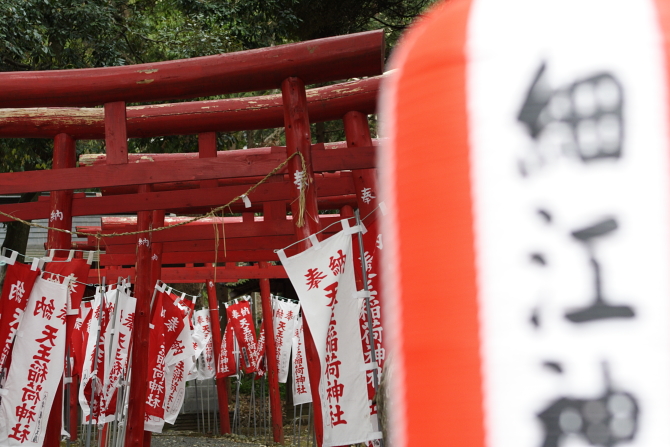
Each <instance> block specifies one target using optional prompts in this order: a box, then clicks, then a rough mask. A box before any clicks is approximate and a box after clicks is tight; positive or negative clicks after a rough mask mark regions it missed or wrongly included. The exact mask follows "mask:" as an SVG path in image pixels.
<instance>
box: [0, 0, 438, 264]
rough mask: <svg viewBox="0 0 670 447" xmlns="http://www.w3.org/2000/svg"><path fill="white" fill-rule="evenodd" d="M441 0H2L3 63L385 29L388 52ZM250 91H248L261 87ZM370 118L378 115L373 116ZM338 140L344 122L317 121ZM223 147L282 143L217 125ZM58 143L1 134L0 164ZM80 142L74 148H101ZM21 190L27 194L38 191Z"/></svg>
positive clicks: (47, 162) (278, 136) (147, 142)
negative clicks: (417, 20) (426, 9)
mask: <svg viewBox="0 0 670 447" xmlns="http://www.w3.org/2000/svg"><path fill="white" fill-rule="evenodd" d="M434 1H435V0H337V1H333V0H21V1H10V0H0V70H2V71H28V70H54V69H68V68H87V67H104V66H113V65H126V64H136V63H145V62H156V61H162V60H172V59H181V58H189V57H196V56H205V55H210V54H218V53H225V52H231V51H240V50H245V49H253V48H259V47H266V46H271V45H278V44H283V43H288V42H293V41H302V40H309V39H316V38H321V37H329V36H334V35H339V34H348V33H353V32H358V31H365V30H371V29H378V28H384V29H385V30H386V35H387V44H388V48H387V53H388V51H389V50H390V48H391V47H392V46H393V45H394V44H395V42H396V41H397V39H398V36H399V34H400V32H401V31H402V30H404V29H405V28H406V27H407V26H408V25H409V23H410V22H411V21H412V20H413V19H414V18H415V17H416V16H417V15H418V14H420V13H421V12H422V11H423V10H424V9H425V8H426V7H427V6H429V5H430V4H431V3H433V2H434ZM265 93H269V92H251V93H247V94H244V95H228V96H245V95H252V94H265ZM372 124H373V126H374V124H375V123H374V120H373V122H372ZM312 133H313V135H314V136H315V142H316V141H319V142H326V141H333V140H340V139H342V138H343V136H344V133H343V130H342V124H341V123H340V122H331V123H321V124H319V125H318V126H315V127H314V129H313V132H312ZM218 139H219V147H220V148H222V149H239V148H243V147H256V146H266V145H278V144H283V132H282V130H281V129H266V130H259V131H249V132H233V133H228V134H219V136H218ZM52 150H53V142H52V141H51V140H39V139H4V140H1V139H0V172H13V171H23V170H35V169H48V168H50V166H51V156H52ZM103 150H104V148H103V145H102V142H101V141H78V142H77V151H78V154H81V153H87V152H102V151H103ZM129 151H131V152H176V151H179V152H189V151H197V140H196V137H195V136H179V137H177V136H175V137H160V138H146V139H133V140H131V141H130V144H129ZM35 198H36V195H35V194H25V195H22V197H21V200H22V201H30V200H35ZM25 230H26V229H25V228H22V225H20V224H10V225H8V231H7V236H6V238H5V241H4V243H3V246H7V247H11V248H14V249H17V250H19V251H22V252H25V244H26V243H27V237H28V232H27V231H25Z"/></svg>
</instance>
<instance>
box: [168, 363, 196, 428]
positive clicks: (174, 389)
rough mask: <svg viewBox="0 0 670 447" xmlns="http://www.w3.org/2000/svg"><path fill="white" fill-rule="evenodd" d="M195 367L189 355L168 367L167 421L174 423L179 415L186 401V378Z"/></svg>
mask: <svg viewBox="0 0 670 447" xmlns="http://www.w3.org/2000/svg"><path fill="white" fill-rule="evenodd" d="M192 367H193V358H192V357H187V358H185V359H184V360H182V361H179V362H177V363H174V364H172V365H170V366H168V368H167V373H166V375H165V384H166V386H167V387H168V388H167V389H166V393H165V401H164V402H163V408H164V409H165V416H164V418H165V422H167V423H168V424H174V423H175V421H176V420H177V416H179V410H180V409H181V406H182V404H183V403H184V396H185V394H186V379H187V375H188V371H190V370H191V368H192Z"/></svg>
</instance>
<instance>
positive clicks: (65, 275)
mask: <svg viewBox="0 0 670 447" xmlns="http://www.w3.org/2000/svg"><path fill="white" fill-rule="evenodd" d="M90 270H91V265H90V264H89V263H88V262H86V260H85V259H81V258H75V259H71V260H70V261H67V262H49V263H48V264H47V265H46V267H45V268H44V271H45V272H49V273H55V274H56V275H49V277H48V279H49V280H51V281H58V282H63V280H64V279H72V280H74V281H70V303H69V304H70V309H69V310H68V312H72V313H74V312H76V311H77V310H78V309H79V306H80V304H81V299H82V297H83V296H84V289H85V288H86V286H85V285H84V284H85V283H86V282H87V281H88V272H89V271H90ZM45 277H46V276H45ZM75 281H78V282H75ZM68 315H71V314H70V313H68Z"/></svg>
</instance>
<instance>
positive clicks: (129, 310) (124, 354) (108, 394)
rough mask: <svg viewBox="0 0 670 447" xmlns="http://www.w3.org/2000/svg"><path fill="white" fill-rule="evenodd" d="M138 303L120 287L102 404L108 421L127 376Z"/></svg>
mask: <svg viewBox="0 0 670 447" xmlns="http://www.w3.org/2000/svg"><path fill="white" fill-rule="evenodd" d="M136 303H137V300H136V299H135V298H133V297H131V296H130V295H129V294H128V293H126V290H125V288H123V287H122V288H119V289H118V298H117V304H116V315H115V317H114V322H113V327H114V332H113V334H111V336H110V338H111V340H110V341H111V343H110V346H109V352H110V354H109V359H110V362H109V363H110V365H109V368H107V374H106V379H105V383H104V385H103V392H102V401H101V405H100V408H101V412H102V414H104V415H105V416H106V418H105V421H106V422H109V421H113V420H114V415H115V413H116V395H117V390H118V387H119V385H120V382H121V378H122V377H124V376H126V372H127V368H128V359H129V357H130V342H131V339H132V334H133V325H134V321H135V305H136Z"/></svg>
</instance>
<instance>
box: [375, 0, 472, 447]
mask: <svg viewBox="0 0 670 447" xmlns="http://www.w3.org/2000/svg"><path fill="white" fill-rule="evenodd" d="M470 5H471V2H470V1H456V2H450V3H448V4H443V5H442V6H440V7H438V8H437V9H435V10H434V11H433V12H432V13H430V14H429V15H428V16H427V17H426V18H425V19H423V21H422V22H420V23H419V24H418V25H417V26H416V27H415V28H414V29H413V30H412V31H410V33H409V34H408V36H407V37H406V38H405V41H404V42H403V44H402V45H401V47H400V49H399V51H398V54H396V55H395V57H394V62H395V64H393V65H394V66H395V67H397V68H398V72H397V73H396V74H395V77H394V79H393V80H392V81H391V82H390V83H389V84H388V85H387V88H389V90H387V91H386V92H385V93H384V94H386V95H388V96H387V97H385V98H384V100H385V103H386V104H385V105H386V106H387V107H386V108H384V109H383V110H384V113H387V116H386V118H387V124H388V131H389V136H390V137H391V142H390V146H391V147H390V148H389V150H387V151H382V152H388V154H386V155H383V157H387V158H386V159H384V160H383V166H384V167H386V168H387V171H386V172H385V173H384V174H383V175H384V180H385V182H386V184H385V185H384V187H385V188H386V193H387V194H386V196H385V199H387V200H389V205H391V206H390V211H391V216H389V218H390V220H391V221H392V222H391V223H390V227H389V228H388V230H389V233H387V234H388V236H390V239H391V240H390V241H389V242H390V243H391V244H392V247H390V248H391V250H392V255H391V256H392V258H388V257H387V258H386V262H385V263H384V264H386V265H387V266H388V265H389V264H391V265H390V266H389V268H390V269H391V271H388V272H387V274H385V275H384V278H386V280H387V282H386V283H385V292H384V293H385V296H387V294H388V293H391V294H394V295H395V298H396V299H395V304H396V306H395V308H394V309H390V310H391V312H390V313H391V317H390V318H391V320H395V321H387V324H386V327H389V324H388V323H391V325H392V326H394V327H395V328H396V329H397V330H398V331H399V332H398V333H395V334H394V337H393V341H394V342H396V345H395V346H396V351H395V355H396V358H394V359H392V362H393V366H392V368H393V371H394V375H395V378H394V383H393V390H392V393H400V394H399V395H398V396H395V397H394V401H395V402H397V403H398V404H399V405H394V406H393V407H392V408H391V411H393V412H395V413H394V414H393V415H392V422H391V424H390V426H391V430H392V431H393V432H394V433H393V436H394V438H393V439H394V440H395V441H396V443H394V444H393V445H400V446H405V445H407V446H429V445H445V446H448V445H453V446H467V447H479V446H484V442H485V440H484V439H485V435H484V412H483V396H482V373H481V360H480V341H479V322H478V305H477V287H476V269H475V248H474V247H475V242H474V229H473V224H474V223H473V205H472V194H471V182H470V163H469V153H470V148H469V142H468V120H467V107H466V104H467V103H466V53H465V52H466V35H467V23H468V16H469V13H470ZM436 204H438V205H437V206H436ZM385 255H388V251H387V252H386V253H385ZM392 330H393V329H392Z"/></svg>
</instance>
